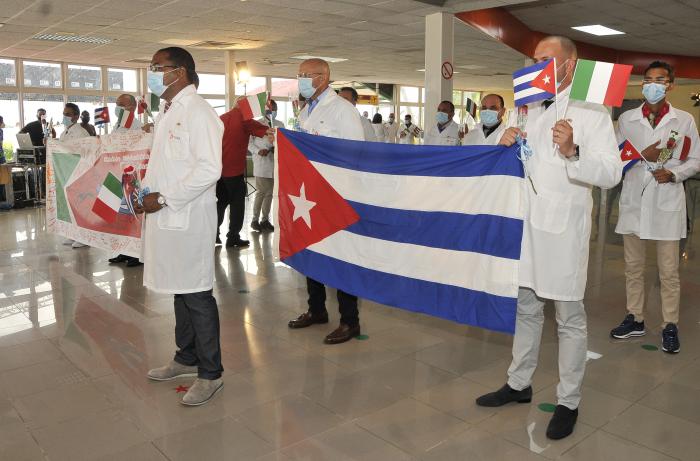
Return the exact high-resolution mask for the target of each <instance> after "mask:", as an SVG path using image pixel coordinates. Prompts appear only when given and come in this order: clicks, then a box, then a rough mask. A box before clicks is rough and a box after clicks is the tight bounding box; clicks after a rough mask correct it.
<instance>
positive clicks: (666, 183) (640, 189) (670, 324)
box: [610, 61, 700, 354]
mask: <svg viewBox="0 0 700 461" xmlns="http://www.w3.org/2000/svg"><path fill="white" fill-rule="evenodd" d="M673 80H674V75H673V68H672V67H671V66H670V65H669V64H667V63H665V62H659V61H656V62H653V63H651V64H650V65H649V67H647V69H646V72H645V74H644V81H643V86H642V94H643V95H644V98H645V99H646V102H645V103H644V104H642V105H641V106H640V107H638V108H636V109H632V110H629V111H627V112H625V113H624V114H622V115H621V116H620V120H619V124H618V131H617V140H618V144H622V143H624V142H625V141H629V142H630V143H631V144H632V145H633V146H634V148H635V149H636V150H637V151H639V152H640V153H641V154H642V156H643V157H644V159H646V161H647V162H650V163H649V164H647V163H646V162H645V161H644V160H641V161H639V162H638V163H637V164H635V165H634V166H633V167H631V168H630V169H629V171H627V173H626V174H625V178H624V181H623V183H622V194H621V195H620V218H619V219H618V221H617V228H616V229H615V231H616V232H617V233H618V234H622V236H623V240H624V245H625V277H626V279H627V316H626V317H625V319H624V320H623V321H622V323H621V324H620V325H619V326H618V327H616V328H614V329H613V330H612V331H611V332H610V335H611V336H612V337H613V338H618V339H625V338H631V337H636V336H643V335H644V334H645V333H646V331H645V329H644V270H645V266H646V264H645V259H646V258H645V256H646V244H647V242H648V241H654V242H655V243H656V261H657V265H658V271H659V279H660V281H661V311H662V313H663V324H662V327H663V331H662V334H661V336H662V340H661V348H662V350H663V351H664V352H668V353H672V354H673V353H677V352H679V351H680V348H681V344H680V339H679V338H678V318H679V312H680V296H681V283H680V278H679V276H678V263H679V253H680V251H679V244H680V239H682V238H685V237H686V232H687V226H686V219H687V218H686V209H685V191H684V189H683V181H685V180H686V179H688V178H689V177H691V176H693V175H695V174H696V173H697V172H698V171H700V139H698V128H697V126H696V125H695V119H693V116H692V115H690V114H689V113H687V112H684V111H682V110H679V109H676V108H674V107H673V106H672V105H671V104H670V103H668V102H667V101H666V93H667V92H668V91H671V90H672V89H673ZM672 133H675V135H674V137H675V138H676V141H675V148H673V156H672V157H671V158H670V159H669V160H668V161H667V162H666V163H664V164H663V165H659V168H658V169H656V170H655V171H653V172H650V171H649V168H647V166H648V165H649V166H656V165H657V160H658V159H659V155H660V154H661V149H663V148H666V147H667V143H668V141H669V139H671V137H672Z"/></svg>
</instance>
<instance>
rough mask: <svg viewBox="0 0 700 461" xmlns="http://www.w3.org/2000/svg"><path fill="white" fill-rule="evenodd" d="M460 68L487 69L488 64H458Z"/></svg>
mask: <svg viewBox="0 0 700 461" xmlns="http://www.w3.org/2000/svg"><path fill="white" fill-rule="evenodd" d="M457 67H459V68H460V69H467V70H476V69H486V66H482V65H481V64H465V65H463V66H457Z"/></svg>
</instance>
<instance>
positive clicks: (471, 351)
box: [414, 338, 511, 375]
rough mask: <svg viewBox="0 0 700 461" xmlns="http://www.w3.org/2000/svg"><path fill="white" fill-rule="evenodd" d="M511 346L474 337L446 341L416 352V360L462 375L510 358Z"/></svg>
mask: <svg viewBox="0 0 700 461" xmlns="http://www.w3.org/2000/svg"><path fill="white" fill-rule="evenodd" d="M510 356H511V349H510V347H505V346H498V345H497V346H494V345H493V344H487V343H484V342H479V341H476V340H473V339H466V338H465V339H459V340H456V341H445V342H442V343H439V344H436V345H434V346H430V347H427V348H425V349H422V350H420V351H418V352H416V353H415V354H414V357H415V359H416V360H418V361H420V362H423V363H426V364H428V365H431V366H434V367H437V368H440V369H443V370H445V371H449V372H450V373H454V374H458V375H461V374H463V373H467V372H470V371H473V370H478V369H480V368H482V367H483V366H484V365H486V364H489V363H492V362H494V361H497V360H502V359H506V358H509V357H510Z"/></svg>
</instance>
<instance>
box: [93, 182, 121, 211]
mask: <svg viewBox="0 0 700 461" xmlns="http://www.w3.org/2000/svg"><path fill="white" fill-rule="evenodd" d="M123 197H124V193H123V192H122V183H121V181H120V180H119V179H117V177H116V176H114V175H113V174H112V173H107V177H106V178H105V180H104V182H103V183H102V186H101V187H100V192H99V193H98V194H97V198H96V199H95V204H94V205H93V206H92V212H93V213H95V214H96V215H97V216H99V217H100V218H102V219H104V220H105V221H107V222H109V223H113V222H115V221H116V220H117V215H118V214H119V207H121V204H122V198H123Z"/></svg>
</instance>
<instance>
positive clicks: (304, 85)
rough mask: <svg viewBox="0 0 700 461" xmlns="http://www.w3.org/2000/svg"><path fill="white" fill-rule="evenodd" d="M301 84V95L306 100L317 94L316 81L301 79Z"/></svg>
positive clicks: (298, 80)
mask: <svg viewBox="0 0 700 461" xmlns="http://www.w3.org/2000/svg"><path fill="white" fill-rule="evenodd" d="M297 83H298V84H299V94H301V95H302V96H303V97H305V98H307V99H308V98H310V97H311V96H313V95H314V93H316V88H314V79H313V78H310V77H299V78H298V79H297Z"/></svg>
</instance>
